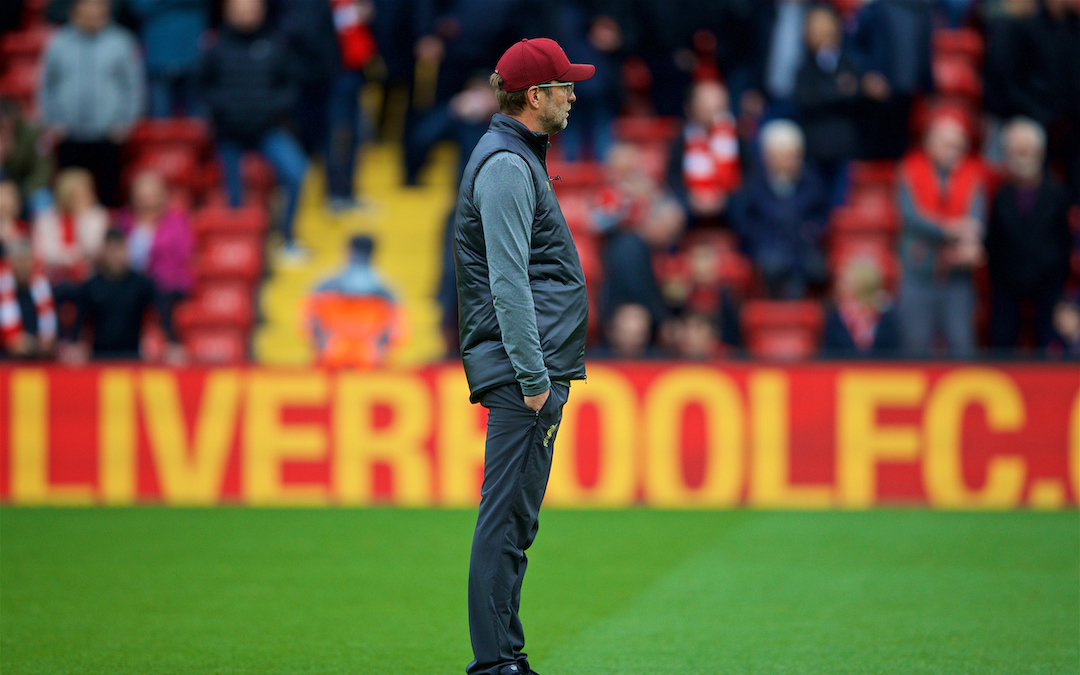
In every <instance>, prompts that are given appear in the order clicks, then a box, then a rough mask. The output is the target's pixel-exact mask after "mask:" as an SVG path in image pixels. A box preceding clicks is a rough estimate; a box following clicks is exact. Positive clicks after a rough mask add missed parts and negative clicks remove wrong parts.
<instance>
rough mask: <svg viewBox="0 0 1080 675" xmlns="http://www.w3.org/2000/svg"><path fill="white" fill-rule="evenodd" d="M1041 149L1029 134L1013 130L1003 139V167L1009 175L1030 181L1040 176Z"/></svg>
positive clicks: (1042, 153) (1025, 131)
mask: <svg viewBox="0 0 1080 675" xmlns="http://www.w3.org/2000/svg"><path fill="white" fill-rule="evenodd" d="M1043 156H1044V152H1043V148H1042V145H1041V144H1040V143H1039V139H1038V138H1036V137H1035V136H1034V135H1033V134H1032V133H1031V132H1029V131H1028V130H1026V129H1023V128H1015V129H1013V130H1012V131H1011V132H1010V133H1009V134H1007V135H1006V137H1005V166H1006V167H1008V169H1009V174H1011V175H1012V176H1013V177H1014V178H1019V179H1021V180H1031V179H1033V178H1037V177H1039V176H1040V175H1041V174H1042V165H1043Z"/></svg>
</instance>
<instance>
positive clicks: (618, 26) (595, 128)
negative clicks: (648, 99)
mask: <svg viewBox="0 0 1080 675" xmlns="http://www.w3.org/2000/svg"><path fill="white" fill-rule="evenodd" d="M555 11H556V17H557V31H556V34H555V35H554V36H553V37H555V39H556V41H557V42H558V43H559V44H560V45H562V46H563V49H564V50H565V51H566V56H567V57H568V58H569V59H570V61H571V63H591V64H594V65H595V66H596V74H595V75H593V76H592V77H591V78H589V79H588V80H585V81H583V82H577V83H575V87H574V96H575V97H576V98H577V101H575V106H574V108H575V114H574V123H573V124H571V125H569V126H567V127H566V129H564V130H563V131H562V133H560V134H559V136H558V139H559V147H560V148H561V149H562V152H563V157H564V158H565V159H566V160H567V161H569V162H576V161H578V160H580V159H589V158H591V159H595V160H597V161H601V162H602V161H604V160H605V159H606V158H607V153H608V151H609V150H610V149H611V146H612V144H613V143H614V141H615V139H614V136H613V134H612V126H613V123H614V121H615V116H616V115H617V114H618V113H619V102H620V101H621V100H622V81H621V76H622V64H623V61H624V57H625V53H624V49H623V43H624V37H623V28H622V27H623V25H624V24H626V23H627V20H628V17H627V15H628V14H629V10H628V8H627V6H626V3H620V2H618V1H617V0H597V1H594V2H586V1H584V0H567V1H564V2H561V3H559V4H558V6H557V8H556V10H555Z"/></svg>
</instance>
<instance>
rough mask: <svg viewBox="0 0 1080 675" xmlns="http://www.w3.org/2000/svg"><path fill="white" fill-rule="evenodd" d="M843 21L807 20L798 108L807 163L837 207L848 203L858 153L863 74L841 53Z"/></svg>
mask: <svg viewBox="0 0 1080 675" xmlns="http://www.w3.org/2000/svg"><path fill="white" fill-rule="evenodd" d="M842 37H843V33H842V32H841V26H840V17H838V16H837V15H836V12H835V11H833V10H832V9H831V8H829V7H823V6H821V7H814V8H812V9H810V11H809V12H808V13H807V16H806V47H807V51H808V54H807V59H806V60H805V61H804V62H803V64H802V67H800V68H799V73H798V75H797V76H796V79H795V102H796V104H797V105H798V108H799V114H800V118H801V120H802V129H803V134H804V135H805V136H806V157H807V159H808V160H809V161H810V162H811V163H812V164H814V166H815V167H816V168H817V171H818V175H819V176H821V178H822V180H824V181H825V183H826V185H827V186H828V189H829V194H830V196H831V197H832V201H833V204H839V203H841V202H843V195H844V187H845V185H844V174H845V172H846V169H847V164H848V161H849V160H851V159H853V158H854V157H855V156H857V155H858V153H859V127H858V114H859V106H860V105H861V103H862V102H863V97H862V95H861V88H860V86H859V71H858V70H857V69H856V68H855V64H854V63H852V61H851V59H849V58H848V56H847V54H845V53H844V51H843V50H842V49H841V39H842Z"/></svg>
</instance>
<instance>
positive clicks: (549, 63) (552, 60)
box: [495, 38, 596, 92]
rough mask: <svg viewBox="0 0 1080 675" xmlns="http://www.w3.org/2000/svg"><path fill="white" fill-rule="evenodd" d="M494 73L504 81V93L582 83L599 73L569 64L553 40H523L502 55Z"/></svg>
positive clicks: (584, 66) (593, 67) (594, 68)
mask: <svg viewBox="0 0 1080 675" xmlns="http://www.w3.org/2000/svg"><path fill="white" fill-rule="evenodd" d="M495 72H496V73H498V74H499V75H500V76H501V77H502V79H503V91H507V92H513V91H521V90H523V89H528V88H529V87H531V86H533V85H537V84H544V83H546V82H550V81H552V80H559V81H560V82H580V81H581V80H587V79H589V78H590V77H592V76H593V73H595V72H596V67H595V66H591V65H589V64H587V63H570V59H568V58H566V54H565V53H564V52H563V50H562V47H560V46H559V43H558V42H555V41H554V40H552V39H550V38H533V39H531V40H530V39H528V38H524V39H522V40H521V42H517V43H515V44H514V45H513V46H511V47H510V49H507V50H506V52H505V53H504V54H503V55H502V58H500V59H499V63H498V64H496V66H495Z"/></svg>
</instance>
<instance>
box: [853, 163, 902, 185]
mask: <svg viewBox="0 0 1080 675" xmlns="http://www.w3.org/2000/svg"><path fill="white" fill-rule="evenodd" d="M866 186H878V187H882V188H884V189H887V190H890V191H891V190H892V189H894V188H895V187H896V162H893V161H876V162H866V161H863V162H852V164H851V189H852V190H853V191H854V190H856V189H858V188H861V187H866Z"/></svg>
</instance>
